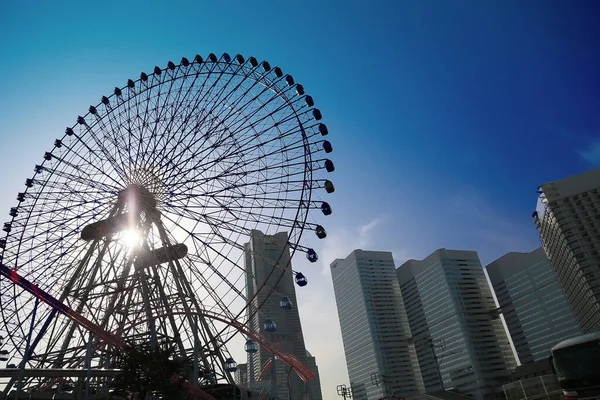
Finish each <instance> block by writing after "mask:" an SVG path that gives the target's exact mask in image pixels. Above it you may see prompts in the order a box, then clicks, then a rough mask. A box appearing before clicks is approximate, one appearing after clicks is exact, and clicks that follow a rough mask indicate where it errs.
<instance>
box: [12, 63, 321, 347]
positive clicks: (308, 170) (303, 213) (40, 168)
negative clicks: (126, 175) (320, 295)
mask: <svg viewBox="0 0 600 400" xmlns="http://www.w3.org/2000/svg"><path fill="white" fill-rule="evenodd" d="M220 62H221V61H218V62H216V63H215V62H213V64H214V65H213V70H214V68H215V66H216V64H218V63H220ZM169 64H170V65H169V66H168V67H167V68H164V69H162V70H161V72H160V73H158V75H160V74H162V73H165V74H167V73H168V72H167V71H168V70H171V71H173V70H174V69H173V68H171V64H172V63H169ZM182 65H183V62H182V64H179V65H178V66H176V67H175V68H181V66H182ZM259 65H263V64H262V63H261V64H259ZM241 68H242V67H241V66H239V68H238V69H241ZM256 68H258V66H254V67H253V69H256ZM266 72H268V71H265V73H266ZM156 73H157V71H156V69H155V72H154V73H152V74H150V75H146V80H150V79H151V78H153V77H154V75H155V74H156ZM142 77H143V75H142ZM142 77H140V78H139V79H138V80H136V81H131V80H130V81H129V82H128V84H127V85H126V86H124V87H123V88H121V89H119V91H120V92H121V95H118V94H117V89H115V92H114V93H113V94H112V95H111V96H110V97H108V98H107V97H103V99H102V100H101V102H100V103H98V105H97V106H95V107H93V106H91V107H90V111H89V112H88V113H87V114H85V115H84V116H83V117H79V118H78V122H77V124H75V125H73V126H72V127H70V128H67V131H66V132H65V134H64V136H63V137H62V139H57V141H58V140H62V141H65V139H66V138H67V137H69V136H76V137H77V134H69V132H74V130H75V129H76V127H78V126H79V125H84V124H85V123H86V118H88V117H90V116H92V115H95V113H94V112H93V111H92V110H93V109H95V111H96V112H97V110H98V108H100V107H101V106H102V105H103V104H105V100H104V99H105V98H106V99H107V100H108V101H109V103H110V100H111V99H113V98H114V99H116V103H117V106H119V98H121V97H122V94H123V92H125V91H126V90H128V89H131V88H132V86H133V87H137V85H141V84H142V82H143V81H144V79H143V78H142ZM183 79H185V78H183ZM175 80H176V77H175V76H174V77H173V78H172V80H171V81H175ZM130 82H133V84H131V83H130ZM158 85H159V84H156V85H155V86H158ZM134 97H136V96H134ZM130 100H131V99H130V98H129V99H127V101H123V100H122V99H121V105H123V104H126V103H128V102H129V101H130ZM292 110H294V109H293V108H292ZM309 110H312V108H309ZM305 112H308V111H305ZM293 114H294V116H295V118H297V119H298V122H299V127H300V130H301V131H302V138H303V146H304V148H305V156H306V157H308V161H306V160H305V169H304V175H303V178H304V184H303V185H302V189H301V194H300V199H301V200H300V201H299V202H298V203H299V204H302V203H305V204H306V205H305V207H304V208H303V207H301V206H298V207H297V209H296V214H295V217H294V220H295V221H296V222H294V223H292V224H291V226H289V227H288V228H289V230H290V237H291V236H292V235H291V233H292V232H294V231H295V230H296V231H298V233H297V236H294V238H295V243H291V242H290V246H289V250H290V251H291V253H292V254H293V253H294V252H295V251H296V250H297V249H301V250H302V249H303V247H302V246H301V245H300V240H301V239H302V234H303V231H304V227H305V226H306V224H307V219H308V215H309V205H310V204H311V202H312V189H313V188H312V187H311V185H308V186H307V185H306V184H307V182H310V183H311V184H312V181H311V180H307V176H308V175H311V176H310V179H312V173H313V169H312V166H313V160H312V151H311V149H310V143H309V142H308V138H307V135H306V134H305V132H304V126H303V124H302V123H301V121H300V120H299V116H298V113H297V112H296V111H295V110H294V111H293ZM81 121H83V123H82V122H81ZM313 127H314V126H313ZM54 149H56V142H55V148H54ZM47 154H48V153H47ZM49 161H50V160H48V159H45V160H44V161H42V163H41V164H40V165H37V166H36V168H35V174H34V175H33V178H32V179H33V180H36V178H37V177H38V175H42V174H43V172H44V171H45V170H44V168H46V167H45V164H46V163H47V162H49ZM46 171H47V169H46ZM111 179H112V177H111ZM112 180H113V181H114V183H115V184H118V183H119V182H117V181H116V180H114V179H112ZM47 183H48V180H46V181H44V183H43V186H42V188H45V185H46V184H47ZM104 184H105V183H103V185H104ZM29 189H30V187H27V188H26V189H25V191H24V192H22V193H23V197H24V196H27V195H28V194H29V192H30V191H29ZM105 189H106V188H105ZM116 189H118V186H116V187H115V190H113V191H112V194H113V195H114V194H115V192H116V191H117V190H116ZM34 193H35V192H34ZM305 193H307V197H308V198H307V199H306V200H304V198H305V197H304V196H305ZM38 200H39V198H35V201H34V202H33V205H32V206H31V207H34V206H35V204H36V203H37V201H38ZM23 203H24V202H23V201H22V200H19V204H18V206H17V207H16V209H17V212H18V211H19V209H21V207H22V205H23ZM30 216H31V213H30V214H29V215H28V217H27V220H26V221H25V224H27V223H28V222H29V218H30ZM299 217H300V218H299ZM14 221H15V217H13V219H12V221H11V223H12V222H14ZM298 221H300V223H299V224H297V222H298ZM25 232H26V231H25V229H23V230H22V231H21V236H20V237H19V240H18V242H19V249H18V250H17V254H19V250H20V246H21V243H22V241H23V239H24V236H25ZM10 236H11V234H10V232H7V235H6V238H5V240H6V239H8V238H9V237H10ZM284 251H286V249H283V250H282V252H281V254H283V253H284ZM5 252H6V249H5V248H3V249H2V256H3V257H4V254H5ZM281 254H280V256H279V259H281ZM290 258H291V257H290ZM16 259H17V260H18V256H17V258H16ZM15 267H18V261H17V262H16V263H15ZM287 267H288V266H287V265H286V266H285V268H287ZM274 271H275V268H273V269H272V270H271V274H272V273H274ZM269 276H270V275H269ZM282 276H283V272H282V273H281V274H280V276H279V279H278V280H277V282H279V281H280V280H281V278H282ZM265 283H266V282H265ZM265 283H263V285H262V286H261V289H262V288H263V287H266V286H265ZM12 289H13V301H14V300H15V298H16V297H17V296H18V294H17V289H16V287H14V286H13V287H12ZM271 292H272V289H271ZM255 296H256V294H255ZM0 297H2V298H0V302H1V301H3V300H5V299H4V296H0ZM246 309H247V307H246V308H244V309H241V310H240V311H239V313H238V314H237V315H236V317H239V316H241V315H242V314H243V313H244V312H246ZM3 319H4V320H5V315H4V314H3ZM5 322H6V320H5ZM229 339H231V337H230V338H229Z"/></svg>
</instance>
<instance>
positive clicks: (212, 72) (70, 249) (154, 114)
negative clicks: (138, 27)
mask: <svg viewBox="0 0 600 400" xmlns="http://www.w3.org/2000/svg"><path fill="white" fill-rule="evenodd" d="M320 119H321V113H320V111H319V110H318V109H316V108H314V102H313V100H312V98H311V97H310V96H308V95H306V94H305V92H304V88H303V87H302V85H300V84H296V83H295V82H294V79H293V78H292V77H291V76H290V75H285V74H283V72H282V71H281V69H280V68H278V67H274V68H271V66H270V65H269V63H267V62H266V61H264V62H261V63H259V62H258V61H257V60H256V59H255V58H254V57H250V58H249V59H247V60H246V59H244V57H242V56H241V55H237V56H236V57H234V58H233V59H232V58H231V57H230V56H229V55H228V54H223V55H222V56H221V57H220V58H217V57H216V56H215V55H214V54H210V55H209V57H208V58H207V59H206V60H204V59H203V58H202V57H200V56H196V57H195V58H194V60H193V61H189V60H187V59H186V58H183V59H182V60H181V63H180V64H179V65H175V64H174V63H172V62H169V63H168V66H167V68H164V69H161V68H159V67H155V69H154V72H153V73H151V74H146V73H142V74H141V76H140V78H139V79H138V80H136V81H133V80H129V81H128V82H127V85H126V86H124V87H122V88H115V90H114V94H113V95H111V96H110V97H102V99H101V101H100V103H99V104H98V105H96V106H90V107H89V112H88V113H87V114H85V115H83V116H80V117H78V118H77V123H76V124H75V125H74V126H72V127H69V128H67V129H66V131H65V134H64V136H62V137H61V138H59V139H56V140H55V142H54V147H53V148H52V150H51V151H48V152H46V153H45V154H44V159H43V161H42V162H41V163H40V164H39V165H36V166H35V168H34V175H33V176H32V177H31V178H28V179H27V180H26V182H25V185H26V188H25V190H24V191H23V192H21V193H19V194H18V195H17V201H18V205H17V206H16V207H13V208H12V209H11V210H10V215H11V217H12V220H11V221H10V222H7V223H5V224H4V231H5V232H6V236H5V238H3V239H0V249H1V257H2V259H1V261H2V268H3V269H2V271H3V275H4V276H5V277H9V279H1V280H0V307H1V313H0V315H1V321H2V325H3V326H2V327H1V330H4V331H5V332H7V333H8V335H7V336H8V338H9V340H10V342H11V358H12V359H13V360H16V361H17V362H21V360H23V359H24V358H26V359H27V362H28V365H29V366H30V367H32V368H78V367H79V368H83V367H84V365H85V364H86V349H87V348H88V344H89V342H90V340H92V341H93V348H94V354H93V364H94V367H99V368H110V365H111V356H110V354H111V352H110V351H108V348H109V347H110V346H111V343H107V341H106V340H105V339H106V338H105V337H104V339H103V335H104V336H106V334H104V333H109V334H113V333H118V338H119V341H121V342H127V341H140V340H147V341H152V342H155V343H159V342H160V341H163V340H169V341H171V342H174V343H176V348H177V351H178V352H179V354H180V355H181V356H190V355H191V353H192V349H193V348H194V343H196V344H198V343H200V346H201V348H200V351H199V352H198V354H199V357H200V362H201V365H202V368H204V369H207V370H212V371H214V374H215V377H216V380H217V381H219V380H225V381H229V382H232V379H231V374H230V373H229V372H227V371H226V369H225V368H224V367H223V365H224V363H225V360H226V359H227V358H228V357H229V353H228V351H227V349H226V347H225V344H226V343H227V342H228V341H229V340H230V339H231V338H232V337H233V336H234V335H235V334H236V333H238V332H239V331H242V332H246V333H247V330H244V326H243V324H240V322H239V321H243V320H246V319H247V318H248V317H250V316H251V314H252V313H254V312H260V309H255V308H254V307H252V309H249V308H248V304H249V303H250V302H251V300H252V299H248V298H246V296H245V284H246V283H245V268H244V262H243V259H244V258H243V249H244V243H246V242H247V241H248V237H249V236H250V234H251V232H252V230H255V229H259V230H261V231H263V232H264V233H267V234H274V233H276V232H279V231H287V232H288V235H289V246H288V247H289V249H288V248H286V249H283V251H288V250H289V251H291V252H292V253H294V252H296V251H298V252H304V253H306V255H307V258H308V259H309V260H310V261H312V262H314V261H316V259H317V256H316V253H315V252H314V250H312V249H311V248H309V247H308V244H306V243H309V242H310V240H312V239H313V237H314V238H315V239H316V238H317V237H318V238H323V237H325V235H326V234H325V230H324V229H323V227H322V226H321V225H318V224H317V223H315V222H312V221H314V220H315V219H314V218H312V217H309V216H310V214H311V213H312V212H315V211H316V212H317V214H324V215H328V214H330V213H331V207H330V206H329V204H328V203H327V202H324V201H320V200H316V198H317V197H318V192H319V191H322V192H327V193H331V192H333V191H334V188H333V184H332V183H331V181H329V180H327V179H325V174H326V173H328V172H332V171H333V169H334V167H333V163H332V162H331V161H330V160H329V159H327V158H326V155H325V153H330V152H331V151H332V148H331V144H330V143H329V142H328V141H327V140H324V139H323V136H324V135H327V133H328V131H327V127H326V126H325V125H324V124H322V123H321V122H320ZM306 230H310V231H314V233H313V235H314V234H315V233H316V235H315V236H313V235H309V237H308V238H306V235H305V237H303V232H304V231H306ZM301 239H302V240H301ZM306 239H309V240H308V242H307V241H306ZM282 254H283V253H282ZM280 258H281V257H280ZM281 259H283V258H281ZM286 268H290V266H289V265H281V264H280V263H275V265H274V266H273V270H272V271H271V274H275V275H274V277H276V278H279V279H280V278H281V277H282V276H283V273H284V272H285V270H286ZM11 274H13V278H12V279H10V277H11ZM17 277H19V278H17ZM270 281H272V280H270ZM18 282H21V283H23V282H27V284H29V285H30V286H31V288H29V289H28V288H27V287H25V286H23V285H24V284H16V283H18ZM32 288H33V289H32ZM24 289H25V290H24ZM272 290H273V288H271V287H268V286H266V285H263V286H262V287H261V289H260V290H259V292H261V291H263V293H264V292H265V291H266V292H267V293H270V292H271V291H272ZM36 293H37V296H36ZM39 293H45V296H46V297H47V298H51V299H53V300H52V301H43V302H42V303H40V304H39V306H38V307H36V297H37V298H38V299H39V298H40V296H39ZM256 295H258V293H256V294H255V296H256ZM42 300H44V299H42ZM65 310H69V312H66V311H65ZM34 313H35V314H36V315H35V318H32V317H33V314H34ZM69 313H71V314H72V315H71V316H70V317H69V315H68V314H69ZM207 315H208V316H210V315H213V316H214V315H218V316H219V318H207V317H206V316H207ZM77 316H81V317H82V318H84V319H85V320H87V321H89V323H90V324H92V325H93V326H94V327H95V328H94V329H93V330H96V332H92V335H91V336H90V331H89V330H90V328H89V326H86V324H82V323H81V321H78V318H79V317H77ZM32 321H34V322H32ZM139 321H145V323H143V324H140V323H138V322H139ZM232 321H236V322H232ZM90 326H91V325H90ZM96 327H97V329H96ZM196 327H197V329H196ZM98 332H104V333H103V334H98ZM195 335H197V336H195ZM90 338H91V339H90ZM28 339H29V349H30V351H29V352H28V354H27V357H25V352H26V351H25V350H26V347H27V342H28ZM265 343H266V342H265ZM112 345H113V346H114V343H113V344H112ZM265 346H267V347H268V346H269V345H268V344H265ZM280 358H282V359H285V356H281V357H280ZM28 384H29V385H30V387H33V386H35V385H38V386H39V385H42V384H47V382H41V381H39V382H37V383H36V382H33V381H32V382H29V383H28Z"/></svg>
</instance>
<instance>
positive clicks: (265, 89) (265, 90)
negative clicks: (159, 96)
mask: <svg viewBox="0 0 600 400" xmlns="http://www.w3.org/2000/svg"><path fill="white" fill-rule="evenodd" d="M269 89H270V88H269V87H265V88H264V89H263V91H262V92H261V93H260V94H263V93H265V92H267V91H268V90H269ZM248 90H250V88H249V89H248ZM257 96H258V95H257ZM241 98H243V97H240V99H241ZM251 102H252V99H250V100H248V102H247V103H246V104H245V105H247V104H250V103H251ZM245 105H244V106H245ZM203 110H204V109H203ZM234 114H235V112H234V107H231V112H229V113H228V114H227V115H226V116H225V117H222V118H220V119H219V122H220V124H219V126H220V125H221V124H223V123H224V121H225V120H226V119H227V118H228V116H229V115H234ZM208 115H211V113H206V114H205V118H204V119H203V120H200V121H199V122H198V123H197V126H203V125H204V123H205V121H206V117H207V116H208ZM228 131H229V132H232V131H233V129H228ZM231 135H232V133H230V136H231ZM207 136H209V135H208V133H207ZM176 161H177V162H181V161H182V160H181V159H177V160H176Z"/></svg>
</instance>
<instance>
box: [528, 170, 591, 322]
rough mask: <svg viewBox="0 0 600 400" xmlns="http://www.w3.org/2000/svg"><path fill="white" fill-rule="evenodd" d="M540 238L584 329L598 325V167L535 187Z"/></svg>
mask: <svg viewBox="0 0 600 400" xmlns="http://www.w3.org/2000/svg"><path fill="white" fill-rule="evenodd" d="M533 218H534V222H535V224H536V226H537V229H538V231H539V234H540V239H541V241H542V244H543V246H544V250H545V251H546V254H547V255H548V258H549V259H550V261H551V262H552V266H553V268H554V270H555V271H556V274H557V275H558V281H559V282H560V284H561V286H562V288H563V290H564V292H565V294H566V296H567V299H568V300H569V303H570V304H571V307H572V309H573V311H574V313H575V317H576V318H577V320H578V321H579V324H580V326H581V327H582V329H583V331H584V332H586V333H587V332H595V331H599V330H600V169H595V170H592V171H588V172H585V173H583V174H579V175H575V176H572V177H569V178H565V179H562V180H560V181H556V182H549V183H545V184H543V185H542V186H540V187H539V188H538V204H537V209H536V211H535V212H534V213H533Z"/></svg>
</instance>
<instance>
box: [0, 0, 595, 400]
mask: <svg viewBox="0 0 600 400" xmlns="http://www.w3.org/2000/svg"><path fill="white" fill-rule="evenodd" d="M367 4H368V5H367ZM599 18H600V3H599V2H596V1H583V0H578V1H575V2H573V1H566V0H565V1H548V0H545V1H535V0H528V1H474V0H473V1H469V0H465V1H446V0H431V1H387V2H386V1H377V0H372V1H369V2H365V1H352V0H344V1H342V0H336V1H327V0H324V1H313V0H309V1H303V2H287V1H285V0H283V1H277V2H275V1H267V0H265V1H261V2H254V1H211V2H205V1H199V0H197V1H178V2H164V1H163V2H153V1H143V2H142V1H139V2H138V1H102V2H97V3H92V2H75V1H11V0H5V1H3V2H1V3H0V52H1V53H0V54H1V56H0V57H1V61H2V62H0V89H1V90H2V96H1V97H0V140H1V141H2V145H1V146H0V168H1V169H0V170H1V171H2V177H3V179H2V184H3V189H2V191H1V192H0V209H2V208H3V209H4V210H5V212H6V214H5V219H6V220H8V210H9V208H10V207H11V206H14V205H16V200H15V196H16V193H17V192H19V191H21V190H22V189H23V188H24V181H25V178H27V177H30V176H31V175H32V173H33V166H34V165H35V164H36V163H39V162H40V161H41V160H42V156H43V154H44V151H47V150H49V149H51V147H52V144H53V142H54V139H55V138H57V137H61V136H62V135H63V132H64V128H65V127H66V126H67V125H68V126H71V125H72V124H74V122H75V118H76V117H77V115H80V114H83V113H85V112H86V111H87V108H88V106H89V105H90V104H97V103H98V102H99V100H100V97H101V96H102V95H105V94H106V95H109V94H110V93H112V89H113V88H114V87H115V86H123V85H124V84H125V83H126V82H127V79H129V78H132V79H136V78H137V77H138V76H139V74H140V72H141V71H146V72H149V71H151V70H152V68H153V67H154V66H155V65H159V66H162V67H164V66H166V64H167V62H168V61H169V60H173V61H174V62H179V60H180V59H181V57H182V56H186V57H188V58H190V59H191V58H192V57H193V56H194V55H195V54H196V53H199V54H201V55H204V56H206V55H207V54H208V53H210V52H214V53H215V54H218V55H220V54H221V53H223V52H224V51H226V52H228V53H229V54H231V55H235V54H237V53H241V54H243V55H245V56H250V55H254V56H256V57H257V58H258V59H259V60H263V59H265V60H268V61H269V62H270V63H271V64H272V65H278V66H280V67H281V68H282V69H283V71H284V72H285V73H290V74H292V75H293V76H294V78H295V80H296V81H297V82H300V83H302V84H303V85H304V87H305V89H306V90H307V92H308V93H309V94H311V95H312V96H313V98H314V99H315V102H316V106H317V107H318V108H320V110H321V111H322V113H323V115H324V122H325V123H326V124H327V125H328V127H329V131H330V133H331V134H330V136H329V137H330V140H331V142H332V143H333V145H334V153H333V156H334V157H332V158H333V160H334V162H335V164H336V171H335V172H334V173H333V175H332V180H333V181H334V183H335V184H336V189H337V191H336V193H335V194H334V195H332V196H331V198H330V199H328V201H329V202H330V204H331V205H332V207H333V209H334V214H333V215H332V216H331V217H330V218H329V219H328V220H327V221H325V223H324V225H325V227H326V229H327V230H328V232H329V237H328V238H327V239H326V240H325V241H324V242H323V243H322V245H321V248H317V250H318V251H319V252H320V256H321V258H320V260H321V262H320V263H318V264H316V265H311V266H307V265H305V264H306V263H305V262H302V261H301V260H299V261H297V262H296V261H295V267H297V266H300V267H303V268H302V271H303V272H304V273H305V274H306V275H307V276H308V278H309V281H310V284H309V285H308V286H307V287H306V288H303V289H302V290H301V291H300V290H299V293H298V296H299V309H300V313H301V316H302V320H303V326H304V332H305V338H306V342H307V347H308V349H309V350H310V351H311V352H312V353H313V354H314V355H315V356H316V357H317V362H318V364H319V367H320V370H321V382H322V390H323V395H324V398H325V399H327V400H332V399H335V398H338V397H337V396H336V394H335V386H336V385H338V384H342V383H344V384H348V383H349V382H348V377H347V371H346V368H345V360H344V355H343V347H342V343H341V336H340V332H339V324H337V322H336V321H337V313H336V309H335V301H334V297H333V289H332V285H331V277H330V274H329V263H330V262H331V261H333V259H335V258H336V257H345V256H346V255H347V254H348V253H349V252H350V251H351V250H353V249H355V248H363V249H365V250H367V249H368V250H388V251H392V252H393V253H394V256H395V259H396V262H397V264H398V265H400V264H401V263H402V262H404V261H405V260H407V259H409V258H417V259H421V258H424V257H426V256H427V255H428V254H430V253H431V252H433V251H434V250H435V249H437V248H440V247H446V248H455V249H469V250H477V251H478V252H479V254H480V257H481V259H482V262H483V263H484V265H485V264H487V263H489V262H491V261H493V260H494V259H496V258H498V257H500V256H502V255H503V254H505V253H506V252H509V251H531V250H533V249H535V248H536V247H537V246H539V241H538V239H537V234H536V231H535V228H534V225H533V223H532V221H531V217H530V215H531V212H532V211H533V210H534V208H535V202H536V194H535V189H536V187H537V186H539V185H540V184H542V183H545V182H548V181H552V180H558V179H561V178H564V177H567V176H569V175H572V174H576V173H579V172H583V171H586V170H588V169H592V168H595V167H600V116H599V115H600V114H599V109H600V108H599V107H600V73H599V72H598V71H600V45H599V43H600V24H598V20H599ZM0 222H3V221H0ZM238 361H239V360H238Z"/></svg>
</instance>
